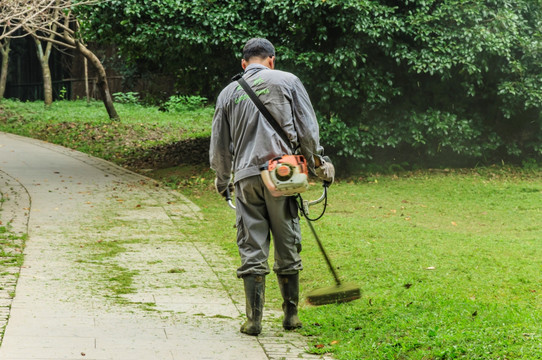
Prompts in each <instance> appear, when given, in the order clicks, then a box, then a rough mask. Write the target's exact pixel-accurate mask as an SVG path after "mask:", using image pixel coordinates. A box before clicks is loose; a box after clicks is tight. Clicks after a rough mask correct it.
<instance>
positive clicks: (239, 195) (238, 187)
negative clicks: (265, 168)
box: [235, 176, 303, 277]
mask: <svg viewBox="0 0 542 360" xmlns="http://www.w3.org/2000/svg"><path fill="white" fill-rule="evenodd" d="M235 192H236V202H235V204H236V207H237V246H238V247H239V255H240V256H241V266H240V267H239V269H237V276H238V277H243V276H245V275H249V274H258V275H264V274H265V275H267V274H269V272H270V270H269V265H268V262H267V259H268V257H269V246H270V240H271V237H270V233H271V234H272V235H273V246H274V249H275V264H274V266H273V271H274V272H275V273H277V274H279V275H289V274H295V273H297V272H298V271H299V270H301V269H302V268H303V266H302V264H301V257H300V256H299V253H300V252H301V229H300V227H299V217H298V215H297V208H296V204H295V200H294V198H293V197H287V196H281V197H274V196H272V195H271V193H270V192H269V190H268V189H267V188H266V187H265V185H264V183H263V181H262V178H261V177H260V176H252V177H249V178H246V179H242V180H240V181H238V182H237V183H236V184H235Z"/></svg>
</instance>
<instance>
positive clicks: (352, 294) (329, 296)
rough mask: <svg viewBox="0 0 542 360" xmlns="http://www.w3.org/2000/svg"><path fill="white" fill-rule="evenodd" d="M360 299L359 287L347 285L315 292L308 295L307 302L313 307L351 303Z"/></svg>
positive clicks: (351, 284) (352, 284) (334, 286)
mask: <svg viewBox="0 0 542 360" xmlns="http://www.w3.org/2000/svg"><path fill="white" fill-rule="evenodd" d="M360 297H361V291H360V289H359V287H358V286H357V285H356V284H354V283H347V284H340V285H333V286H329V287H325V288H321V289H316V290H313V291H311V292H310V293H308V294H307V301H308V302H309V303H310V304H311V305H325V304H333V303H343V302H349V301H353V300H356V299H359V298H360Z"/></svg>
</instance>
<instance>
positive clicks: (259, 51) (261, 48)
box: [243, 38, 275, 61]
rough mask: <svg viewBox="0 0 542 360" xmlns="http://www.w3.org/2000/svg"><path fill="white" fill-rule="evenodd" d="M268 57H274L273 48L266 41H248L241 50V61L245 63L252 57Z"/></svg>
mask: <svg viewBox="0 0 542 360" xmlns="http://www.w3.org/2000/svg"><path fill="white" fill-rule="evenodd" d="M270 56H275V47H274V46H273V44H271V42H270V41H269V40H267V39H262V38H253V39H250V40H249V41H247V43H246V44H245V47H244V48H243V59H245V60H246V61H248V60H250V58H253V57H260V58H262V59H265V58H267V57H270Z"/></svg>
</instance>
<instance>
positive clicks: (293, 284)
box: [277, 273, 303, 330]
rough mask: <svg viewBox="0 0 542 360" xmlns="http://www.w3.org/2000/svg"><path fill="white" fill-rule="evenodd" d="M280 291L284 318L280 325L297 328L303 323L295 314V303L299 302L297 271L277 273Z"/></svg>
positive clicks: (292, 328) (287, 328) (290, 328)
mask: <svg viewBox="0 0 542 360" xmlns="http://www.w3.org/2000/svg"><path fill="white" fill-rule="evenodd" d="M277 278H278V280H279V287H280V292H281V294H282V299H283V300H284V302H283V303H282V310H283V311H284V320H283V321H282V327H283V328H284V329H286V330H294V329H299V328H300V327H301V326H302V325H303V324H301V321H300V320H299V317H298V316H297V304H298V303H299V273H297V274H294V275H278V274H277Z"/></svg>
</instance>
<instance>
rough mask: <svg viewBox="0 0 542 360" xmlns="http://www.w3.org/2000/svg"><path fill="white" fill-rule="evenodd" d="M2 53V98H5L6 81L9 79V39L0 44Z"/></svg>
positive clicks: (0, 92) (0, 84) (0, 98)
mask: <svg viewBox="0 0 542 360" xmlns="http://www.w3.org/2000/svg"><path fill="white" fill-rule="evenodd" d="M0 53H1V54H2V69H1V70H0V100H2V99H3V98H4V93H5V92H6V82H7V79H8V65H9V39H6V40H5V41H4V44H2V45H0Z"/></svg>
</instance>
